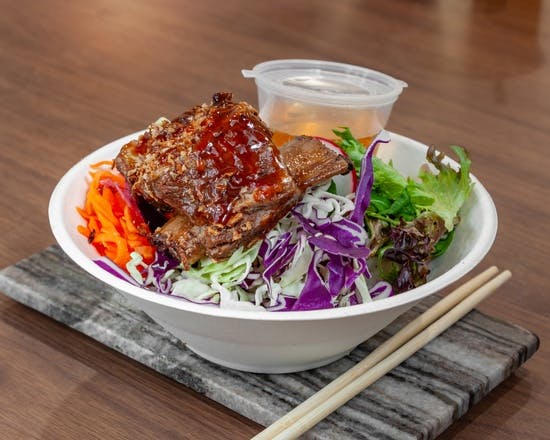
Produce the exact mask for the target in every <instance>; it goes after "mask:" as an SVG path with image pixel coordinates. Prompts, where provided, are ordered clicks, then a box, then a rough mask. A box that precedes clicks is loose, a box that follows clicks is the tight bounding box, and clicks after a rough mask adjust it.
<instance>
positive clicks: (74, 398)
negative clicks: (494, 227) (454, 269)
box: [0, 0, 550, 439]
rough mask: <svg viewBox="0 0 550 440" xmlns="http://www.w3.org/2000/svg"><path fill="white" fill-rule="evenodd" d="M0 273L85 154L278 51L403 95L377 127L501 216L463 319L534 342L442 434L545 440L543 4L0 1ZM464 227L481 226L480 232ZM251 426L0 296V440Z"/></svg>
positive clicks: (35, 230)
mask: <svg viewBox="0 0 550 440" xmlns="http://www.w3.org/2000/svg"><path fill="white" fill-rule="evenodd" d="M1 11H2V13H1V14H0V72H1V75H0V97H1V101H0V103H1V105H0V120H1V124H2V129H1V132H0V133H1V134H0V136H1V142H0V181H1V182H2V183H1V187H0V188H1V190H0V191H1V195H2V197H0V230H1V231H3V233H2V238H1V239H0V267H5V266H8V265H10V264H12V263H15V262H16V261H18V260H19V259H22V258H24V257H26V256H28V255H30V254H32V253H35V252H37V251H40V250H41V249H43V248H45V247H46V246H48V245H50V244H52V243H53V242H54V239H53V236H52V234H51V232H50V228H49V225H48V219H47V206H48V199H49V196H50V193H51V191H52V189H53V187H54V185H55V184H56V182H57V180H58V179H59V178H60V177H61V176H62V175H63V174H64V172H65V171H66V170H67V169H68V168H69V167H70V166H71V165H73V164H74V163H75V162H76V161H78V160H79V159H80V158H82V157H83V156H84V155H85V154H87V153H89V152H91V151H92V150H94V149H96V148H98V147H100V146H102V145H104V144H105V143H107V142H108V141H111V140H113V139H116V138H118V137H120V136H122V135H125V134H128V133H130V132H134V131H136V130H139V129H141V128H144V127H145V126H146V125H147V124H148V123H149V122H151V121H153V120H155V119H157V117H159V116H160V115H167V116H175V115H176V114H178V113H180V112H181V111H183V110H184V109H186V108H188V107H190V106H192V105H195V104H197V103H202V102H205V101H209V99H210V96H211V95H212V93H214V92H216V91H225V90H227V91H233V92H234V93H235V95H236V97H237V98H239V99H244V100H247V101H249V102H251V103H253V104H256V103H257V101H256V89H255V85H254V83H253V81H251V80H245V79H243V78H242V76H241V73H240V71H241V69H242V68H251V67H253V66H254V65H255V64H257V63H258V62H261V61H265V60H269V59H277V58H312V59H326V60H333V61H341V62H347V63H352V64H359V65H364V66H368V67H371V68H373V69H376V70H380V71H383V72H386V73H388V74H390V75H393V76H395V77H397V78H400V79H402V80H404V81H406V82H407V83H408V84H409V87H408V89H406V90H405V92H404V93H403V95H402V97H401V98H400V100H399V101H398V103H397V104H396V106H395V107H394V111H393V113H392V116H391V120H390V123H389V126H388V128H389V129H391V130H393V131H396V132H398V133H401V134H404V135H406V136H409V137H412V138H414V139H417V140H420V141H422V142H424V143H427V144H434V145H436V146H438V147H441V148H443V149H445V148H446V147H447V146H448V145H449V144H459V145H464V146H466V147H467V148H468V149H469V151H470V153H471V156H472V159H473V172H474V174H475V175H476V176H477V177H478V178H480V180H481V181H482V183H483V184H484V185H485V186H486V188H487V189H488V190H489V192H490V193H491V194H492V196H493V198H494V201H495V204H496V206H497V209H498V212H499V232H498V236H497V239H496V242H495V244H494V246H493V248H492V249H491V251H490V253H489V255H488V256H487V257H486V258H485V260H484V261H483V262H482V264H481V267H487V266H489V265H491V264H496V265H498V266H500V267H501V268H509V269H511V270H512V272H513V274H514V275H513V278H512V280H511V281H510V282H509V283H508V284H507V286H506V288H504V289H501V290H500V291H499V293H498V294H497V295H495V296H493V297H492V298H491V299H489V300H488V301H486V302H485V303H484V304H483V306H482V307H481V309H482V310H483V311H485V312H487V313H490V314H492V315H494V316H497V317H500V318H503V319H505V320H508V321H510V322H513V323H517V324H520V325H522V326H524V327H526V328H528V329H530V330H532V331H534V332H535V333H537V334H538V335H539V337H540V338H541V348H540V350H539V352H538V353H537V354H536V355H535V356H534V357H533V358H532V359H531V360H530V361H528V362H527V364H526V365H525V366H524V367H522V368H521V369H520V370H519V371H518V372H517V373H516V374H515V375H514V376H512V377H511V378H510V379H508V380H507V381H506V382H504V383H503V384H501V385H500V386H498V387H497V389H495V390H494V391H493V392H492V393H491V394H490V395H489V397H487V398H486V399H484V400H483V401H482V402H481V403H479V404H478V405H476V406H475V407H474V408H472V409H471V411H470V412H469V413H468V414H467V415H466V416H465V417H463V418H462V419H461V420H460V421H459V422H457V423H456V424H455V425H453V427H451V428H450V429H449V430H447V432H445V433H444V434H443V436H442V437H443V438H446V439H451V438H457V439H458V438H460V439H477V438H484V439H516V438H524V437H526V438H530V439H537V438H540V439H542V438H548V437H549V436H550V420H549V418H548V415H549V414H550V387H549V385H548V382H549V377H550V376H549V373H548V372H549V371H550V351H549V349H548V345H547V341H548V340H549V338H550V319H549V311H550V310H549V309H550V308H549V301H548V296H549V291H548V290H549V289H548V285H549V284H550V276H549V274H550V270H549V269H548V267H549V260H550V252H549V250H548V249H549V246H550V239H549V238H548V237H550V221H549V220H548V219H549V218H550V196H549V194H548V193H549V190H550V185H549V184H550V171H549V170H550V159H549V157H550V117H549V116H550V70H549V68H550V61H549V59H550V34H549V31H550V3H544V2H541V1H536V0H532V1H526V2H523V1H520V0H509V1H506V0H493V1H490V0H480V1H460V0H457V1H444V0H440V1H428V0H425V1H416V2H410V1H405V0H400V1H393V2H386V1H371V2H361V1H350V0H342V1H339V2H338V1H333V0H323V1H317V2H313V1H296V0H285V1H272V2H246V1H244V0H225V1H219V0H201V1H180V2H178V1H176V0H162V1H157V2H153V1H150V2H147V1H139V0H138V1H122V0H121V1H116V2H112V1H108V0H88V1H86V2H83V1H80V2H78V1H75V2H65V1H59V0H51V1H48V2H32V1H26V0H19V1H17V2H9V1H2V2H1ZM480 221H483V220H482V219H480ZM260 429H261V427H260V426H259V425H257V424H255V423H254V422H251V421H249V420H247V419H245V418H243V417H241V416H239V415H237V414H235V413H233V412H231V411H229V410H227V409H225V408H224V407H222V406H220V405H218V404H216V403H213V402H211V401H209V400H208V399H205V398H203V397H201V396H199V395H197V394H196V393H194V392H192V391H190V390H188V389H186V388H185V387H183V386H181V385H179V384H177V383H175V382H173V381H171V380H168V379H166V378H164V377H162V376H161V375H159V374H156V373H155V372H153V371H150V370H148V369H147V368H145V367H143V366H141V365H139V364H137V363H135V362H133V361H130V360H129V359H127V358H125V357H124V356H121V355H119V354H118V353H116V352H114V351H113V350H110V349H108V348H105V347H104V346H102V345H100V344H98V343H96V342H94V341H93V340H91V339H89V338H87V337H84V336H82V335H80V334H79V333H77V332H75V331H72V330H70V329H69V328H67V327H65V326H63V325H60V324H58V323H56V322H54V321H53V320H51V319H49V318H46V317H44V316H42V315H40V314H39V313H36V312H34V311H32V310H30V309H28V308H26V307H24V306H22V305H19V304H18V303H16V302H14V301H12V300H10V299H8V298H7V297H5V296H3V295H0V438H2V439H4V438H5V439H17V438H25V439H27V438H43V439H49V438H52V439H64V438H102V439H103V438H105V439H106V438H109V439H116V438H132V439H148V438H209V439H227V438H234V439H238V438H243V439H244V438H248V437H250V436H252V435H253V434H255V433H257V432H259V430H260Z"/></svg>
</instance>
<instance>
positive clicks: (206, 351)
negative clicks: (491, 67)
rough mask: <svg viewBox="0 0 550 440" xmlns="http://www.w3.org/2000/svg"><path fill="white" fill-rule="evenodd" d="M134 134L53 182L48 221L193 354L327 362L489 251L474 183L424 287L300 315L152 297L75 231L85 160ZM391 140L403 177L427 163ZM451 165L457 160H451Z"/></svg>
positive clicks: (491, 224) (404, 143)
mask: <svg viewBox="0 0 550 440" xmlns="http://www.w3.org/2000/svg"><path fill="white" fill-rule="evenodd" d="M138 134H139V133H134V134H131V135H129V136H126V137H123V138H121V139H118V140H116V141H114V142H111V143H110V144H108V145H105V146H104V147H102V148H100V149H98V150H96V151H94V152H93V153H91V154H90V155H88V156H86V157H85V158H84V159H82V160H81V161H80V162H78V163H77V164H76V165H75V166H74V167H72V168H71V169H70V170H69V171H68V172H67V173H66V174H65V176H64V177H63V178H62V179H61V180H60V181H59V183H58V184H57V186H56V188H55V190H54V192H53V194H52V196H51V200H50V205H49V218H50V224H51V228H52V231H53V234H54V236H55V238H56V240H57V242H58V243H59V245H60V246H61V248H62V249H63V250H64V251H65V252H66V253H67V255H68V256H69V257H70V258H72V259H73V260H74V261H75V262H76V263H77V264H78V265H79V266H81V267H82V268H83V269H84V270H86V271H87V272H89V273H90V274H91V275H93V276H94V277H96V278H98V279H100V280H102V281H104V282H105V283H106V284H108V285H109V286H112V287H114V288H116V289H118V290H119V291H120V292H121V293H122V294H124V295H125V296H126V297H127V298H128V299H129V300H130V301H132V302H133V303H134V304H136V305H137V306H138V307H139V308H140V309H142V310H143V311H144V312H145V313H147V314H148V315H149V316H150V317H151V318H152V319H154V320H155V321H156V322H158V323H159V324H160V325H162V326H163V327H164V328H165V329H167V330H168V331H169V332H171V333H172V334H173V335H174V336H176V337H177V338H179V339H180V340H182V341H183V342H184V343H186V344H187V346H188V347H189V348H190V349H191V350H193V351H195V352H196V353H197V354H199V355H201V356H203V357H204V358H206V359H209V360H211V361H212V362H215V363H218V364H221V365H224V366H227V367H230V368H235V369H238V370H244V371H251V372H258V373H285V372H292V371H300V370H306V369H309V368H314V367H318V366H321V365H324V364H327V363H329V362H332V361H334V360H336V359H338V358H340V357H342V356H344V355H346V354H347V353H349V352H350V351H351V350H352V349H353V348H355V347H356V346H357V345H359V344H360V343H362V342H363V341H365V340H367V339H368V338H370V337H371V336H372V335H374V334H375V333H377V332H378V331H379V330H381V329H382V328H384V327H385V326H386V325H388V324H389V323H390V322H391V321H393V320H394V319H395V318H397V317H398V316H399V315H401V314H402V313H404V312H405V311H407V310H408V309H409V308H410V307H412V306H413V305H415V304H416V303H417V302H418V301H420V300H421V299H422V298H425V297H426V296H428V295H431V294H433V293H435V292H437V291H439V290H441V289H443V288H444V287H446V286H448V285H449V284H451V283H452V282H454V281H456V280H458V279H459V278H461V277H462V276H464V275H465V274H466V273H467V272H469V271H470V270H471V269H473V268H474V267H475V266H476V265H477V264H478V263H479V262H480V261H481V259H482V258H483V257H484V256H485V254H486V253H487V252H488V251H489V249H490V247H491V245H492V244H493V241H494V239H495V235H496V231H497V213H496V209H495V206H494V204H493V201H492V199H491V197H490V195H489V193H488V192H487V191H486V190H485V188H484V187H483V186H482V185H481V183H480V182H479V181H478V180H477V179H476V178H475V177H473V176H472V179H473V181H474V182H475V185H474V189H473V191H472V195H471V197H470V198H469V200H468V201H467V203H466V204H465V206H464V207H463V209H462V211H461V217H462V222H461V223H460V225H459V226H458V228H457V230H456V233H455V236H454V240H453V243H452V245H451V246H450V248H449V249H448V250H447V252H446V253H445V254H444V255H442V256H441V257H439V258H437V259H436V260H435V261H433V263H432V265H431V267H432V272H431V274H430V277H429V281H428V282H427V283H426V284H424V285H423V286H420V287H417V288H416V289H413V290H410V291H408V292H405V293H402V294H400V295H397V296H393V297H390V298H386V299H381V300H378V301H373V302H369V303H365V304H360V305H355V306H351V307H345V308H339V309H330V310H313V311H299V312H262V311H238V310H226V309H219V308H216V307H212V306H205V305H200V304H194V303H191V302H188V301H186V300H184V299H181V298H176V297H170V296H167V295H161V294H156V293H154V292H151V291H149V290H145V289H142V288H139V287H136V286H134V285H131V284H129V283H127V282H125V281H123V280H121V279H119V278H117V277H115V276H114V275H111V274H110V273H108V272H107V271H105V270H103V269H102V268H101V267H99V266H98V265H97V264H96V263H94V261H93V259H95V258H98V254H97V253H96V250H95V249H94V247H93V246H91V245H90V244H88V242H87V240H86V238H85V237H83V236H82V235H81V234H79V233H78V232H77V230H76V227H77V225H78V224H82V223H83V220H82V219H81V218H80V216H79V214H78V213H77V212H76V209H75V207H76V206H82V205H83V201H84V197H85V191H86V187H87V183H86V176H87V174H88V171H89V165H90V164H92V163H95V162H98V161H100V160H105V159H112V158H114V157H115V156H116V154H117V153H118V151H119V149H120V148H121V146H122V145H124V144H125V143H127V142H128V141H130V140H131V139H134V138H136V137H137V135H138ZM391 137H392V141H391V143H389V144H386V145H383V146H382V147H380V149H379V154H378V156H379V157H381V158H383V159H385V160H386V159H390V158H391V159H392V160H393V163H394V166H395V167H396V168H397V169H398V170H399V171H401V172H402V173H403V174H405V175H416V174H417V172H418V168H419V166H420V165H421V164H422V163H425V155H426V150H427V147H426V146H425V145H423V144H421V143H419V142H416V141H414V140H411V139H408V138H406V137H403V136H400V135H397V134H393V133H392V134H391ZM452 163H453V164H454V166H456V163H454V162H452Z"/></svg>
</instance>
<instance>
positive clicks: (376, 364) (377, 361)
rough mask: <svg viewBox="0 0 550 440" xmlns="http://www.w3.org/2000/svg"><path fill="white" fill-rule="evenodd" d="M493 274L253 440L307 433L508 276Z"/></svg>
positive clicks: (404, 331) (462, 290)
mask: <svg viewBox="0 0 550 440" xmlns="http://www.w3.org/2000/svg"><path fill="white" fill-rule="evenodd" d="M497 273H498V269H497V268H496V267H495V266H492V267H490V268H489V269H487V270H485V271H484V272H482V273H480V274H479V275H478V276H476V277H475V278H472V279H471V280H469V281H468V282H466V283H464V284H463V285H462V286H460V287H458V288H457V289H456V290H454V291H453V292H451V293H450V294H448V295H447V296H446V297H445V298H443V299H442V300H440V301H439V302H438V303H436V304H435V305H433V306H432V307H430V308H429V309H428V310H426V311H425V312H424V313H422V314H421V315H420V316H418V317H417V318H416V319H414V320H413V321H411V322H410V323H409V324H407V325H406V326H405V327H403V328H402V329H401V330H399V332H397V333H396V334H395V335H394V336H392V337H391V338H390V339H388V340H387V341H386V342H384V343H383V344H382V345H380V346H379V347H378V348H377V349H376V350H374V351H373V352H372V353H370V354H369V355H368V356H367V357H366V358H365V359H363V360H362V361H361V362H359V363H358V364H357V365H355V366H354V367H352V368H351V369H349V370H348V371H347V372H345V373H344V374H342V375H341V376H340V377H338V378H337V379H335V380H333V381H332V382H331V383H329V384H328V385H327V386H325V387H324V388H322V389H321V390H320V391H318V392H317V393H315V394H314V395H313V396H311V397H310V398H309V399H307V400H305V401H304V402H303V403H301V404H300V405H298V406H297V407H296V408H294V409H293V410H292V411H290V412H289V413H287V414H286V415H285V416H283V417H282V418H280V419H279V420H277V421H276V422H275V423H273V424H272V425H271V426H269V427H267V428H266V429H265V430H263V431H262V432H260V433H259V434H258V435H256V436H255V437H253V440H263V439H270V440H271V439H277V440H283V439H294V438H297V437H298V436H299V435H301V434H303V433H304V432H306V431H307V430H309V429H311V428H312V427H313V426H315V425H316V424H317V423H319V422H320V421H321V420H323V419H324V418H325V417H327V416H328V415H329V414H330V413H332V412H333V411H336V410H337V409H338V408H339V407H340V406H342V405H344V404H345V403H346V402H347V401H348V400H350V399H352V398H353V397H355V396H356V395H357V394H359V393H360V392H361V391H363V390H364V389H365V388H367V387H368V386H369V385H371V384H372V383H374V382H376V381H377V380H378V379H380V378H381V377H382V376H384V375H385V374H386V373H387V372H388V371H390V370H392V369H393V368H395V367H397V366H398V365H399V364H400V363H402V362H403V361H405V360H406V359H407V358H409V357H410V356H411V355H413V354H414V353H416V352H417V351H418V350H420V349H421V348H422V347H423V346H424V345H426V344H427V343H428V342H430V341H431V340H432V339H434V338H436V337H437V336H439V335H440V334H441V333H442V332H443V331H445V330H446V329H447V328H449V327H450V326H452V325H453V324H454V323H455V322H457V321H458V320H459V319H461V318H462V317H463V316H465V315H466V314H467V313H468V312H470V311H471V310H472V309H474V308H475V307H476V306H477V305H478V304H479V303H480V302H481V301H483V300H484V299H485V298H487V297H488V296H489V295H490V294H491V293H493V292H494V291H495V290H496V289H497V288H498V287H500V286H501V285H502V284H504V283H505V282H506V281H507V280H508V279H509V278H510V277H511V276H512V274H511V272H510V271H509V270H505V271H503V272H501V273H500V274H499V275H497V276H495V275H496V274H497Z"/></svg>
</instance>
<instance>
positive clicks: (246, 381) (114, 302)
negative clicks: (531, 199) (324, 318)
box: [0, 246, 539, 439]
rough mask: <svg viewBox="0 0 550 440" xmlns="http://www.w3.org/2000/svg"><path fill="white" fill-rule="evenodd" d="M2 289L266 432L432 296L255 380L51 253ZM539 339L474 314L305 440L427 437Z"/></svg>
mask: <svg viewBox="0 0 550 440" xmlns="http://www.w3.org/2000/svg"><path fill="white" fill-rule="evenodd" d="M0 291H1V292H3V293H4V294H6V295H8V296H10V297H11V298H13V299H14V300H16V301H18V302H21V303H23V304H25V305H27V306H29V307H31V308H33V309H35V310H38V311H39V312H41V313H44V314H45V315H48V316H50V317H51V318H53V319H55V320H57V321H60V322H62V323H65V324H66V325H68V326H69V327H71V328H73V329H76V330H78V331H80V332H82V333H84V334H86V335H88V336H89V337H91V338H93V339H95V340H97V341H99V342H101V343H102V344H105V345H107V346H109V347H111V348H113V349H115V350H117V351H119V352H120V353H123V354H124V355H126V356H128V357H130V358H132V359H134V360H136V361H138V362H141V363H142V364H144V365H147V366H148V367H150V368H153V369H154V370H156V371H158V372H160V373H161V374H164V375H166V376H168V377H170V378H172V379H174V380H175V381H177V382H180V383H182V384H184V385H185V386H187V387H189V388H192V389H193V390H195V391H197V392H199V393H201V394H203V395H205V396H207V397H209V398H211V399H213V400H215V401H217V402H219V403H221V404H222V405H225V406H227V407H228V408H231V409H232V410H234V411H236V412H238V413H240V414H242V415H244V416H246V417H248V418H250V419H252V420H255V421H256V422H258V423H260V424H262V425H268V424H270V423H272V422H274V421H275V420H276V419H278V418H279V417H281V416H283V415H284V414H285V413H287V412H288V411H289V410H291V409H292V408H293V407H294V406H296V405H298V404H299V403H300V402H301V401H303V400H305V399H306V398H307V397H309V396H310V395H312V394H313V393H314V392H315V391H317V390H318V389H319V388H321V387H322V386H324V385H325V384H327V383H328V382H330V381H331V380H332V379H334V378H335V377H337V376H338V375H339V374H341V373H343V372H344V371H346V370H347V369H349V368H350V367H351V366H353V365H354V364H355V363H357V362H358V361H359V360H361V359H363V358H364V357H365V356H366V355H367V354H368V353H369V352H370V351H372V350H373V349H375V348H376V347H377V346H378V345H379V344H380V343H381V342H383V341H384V340H385V339H387V338H388V337H389V336H390V335H392V334H394V333H395V332H396V331H397V330H398V329H399V328H401V327H402V326H403V325H404V324H405V323H407V322H409V321H410V320H411V319H412V318H414V317H415V316H416V315H418V314H419V313H421V312H422V311H423V310H425V309H426V308H427V307H429V306H430V305H431V304H432V303H433V302H435V301H436V299H437V298H435V297H432V298H428V299H427V300H426V301H424V302H422V303H421V304H420V305H419V306H417V307H414V308H413V309H411V310H410V311H409V312H407V313H406V314H405V315H403V316H401V317H400V318H399V319H398V320H396V321H395V322H393V323H392V324H391V325H389V326H388V327H387V328H385V329H384V330H383V331H381V332H380V333H378V334H377V335H375V336H374V337H373V338H371V339H370V340H368V341H367V342H365V343H364V344H362V345H361V346H359V347H358V348H357V349H355V350H354V351H353V352H352V353H350V355H349V356H347V357H345V358H343V359H340V360H339V361H336V362H334V363H332V364H330V365H327V366H324V367H321V368H317V369H314V370H309V371H305V372H301V373H292V374H281V375H273V374H253V373H244V372H240V371H235V370H231V369H228V368H224V367H221V366H218V365H215V364H213V363H210V362H208V361H206V360H204V359H202V358H200V357H199V356H197V355H196V354H194V353H193V352H192V351H190V350H188V349H187V348H186V347H185V345H184V344H183V343H181V342H179V341H178V340H176V339H175V338H174V337H173V336H172V335H170V334H169V333H167V332H166V331H164V330H163V329H162V328H161V327H160V326H159V325H157V324H156V323H155V322H153V321H152V320H151V319H150V318H149V317H148V316H147V315H145V314H144V313H143V312H141V311H139V310H136V309H135V308H133V307H132V306H131V305H130V304H129V303H128V302H127V301H126V300H125V299H124V297H123V296H122V295H120V294H119V293H117V291H115V290H113V289H109V288H108V287H107V286H105V285H104V284H103V283H101V282H100V281H97V280H95V279H94V278H92V277H90V276H89V275H88V274H86V273H85V272H83V271H82V270H81V269H80V268H79V267H77V266H76V265H75V264H74V263H72V261H70V260H69V258H68V257H67V256H66V255H65V254H64V253H63V252H62V251H61V250H60V248H59V247H57V246H52V247H50V248H48V249H46V250H44V251H42V252H40V253H37V254H35V255H32V256H30V257H28V258H26V259H24V260H22V261H20V262H19V263H17V264H15V265H13V266H10V267H7V268H5V269H3V270H1V271H0ZM538 345H539V341H538V338H537V336H536V335H534V334H533V333H531V332H529V331H527V330H524V329H522V328H520V327H518V326H515V325H512V324H509V323H506V322H503V321H501V320H498V319H495V318H492V317H490V316H487V315H485V314H482V313H480V312H477V311H473V312H471V313H470V314H468V315H467V316H466V317H464V318H463V319H462V320H461V321H459V322H458V323H456V324H455V325H454V326H453V327H451V328H450V329H448V330H447V331H445V332H444V333H443V334H441V335H440V336H439V337H438V338H436V339H435V340H434V341H432V342H431V343H430V344H428V345H426V346H425V347H424V348H423V349H421V350H420V351H418V352H417V353H416V354H415V355H414V356H412V357H411V358H409V359H408V360H407V361H405V362H404V363H403V364H401V365H400V366H399V367H397V368H395V369H394V370H393V371H391V372H390V373H388V374H387V375H386V376H384V377H383V378H382V379H380V380H379V381H377V382H376V383H375V384H373V385H372V386H371V387H369V388H368V389H367V390H365V391H363V392H362V393H360V394H359V395H358V396H357V397H355V398H354V399H352V400H351V401H350V402H348V403H347V404H346V405H345V406H344V407H342V408H341V409H339V410H338V411H336V412H335V413H333V414H332V415H331V416H329V417H328V418H327V419H326V420H324V421H323V422H321V423H320V424H318V425H317V426H316V427H315V428H314V429H312V430H311V431H310V432H308V433H307V435H305V436H304V437H305V438H312V439H335V438H338V439H432V438H434V437H436V436H437V435H438V434H440V433H441V432H443V431H444V430H445V429H446V428H447V427H448V426H450V425H451V423H452V422H453V421H454V420H456V419H458V418H459V417H461V416H462V415H464V414H465V413H466V412H467V411H468V409H469V408H470V407H472V405H474V404H475V403H477V402H478V401H479V400H481V399H482V398H483V397H484V396H485V395H487V393H489V391H491V390H492V389H493V388H494V387H495V386H497V385H498V384H499V383H500V382H502V381H503V380H504V379H505V378H507V377H508V376H509V375H510V374H512V372H513V371H514V370H516V369H517V368H518V367H519V366H520V365H521V364H522V363H524V362H525V361H526V360H527V359H529V358H530V357H531V356H532V355H533V354H534V353H535V351H536V350H537V349H538Z"/></svg>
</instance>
